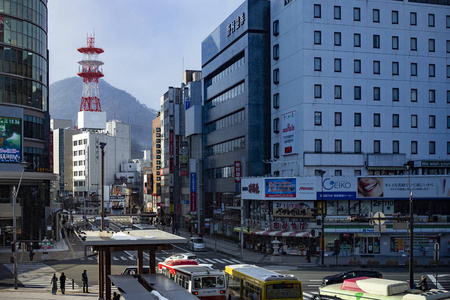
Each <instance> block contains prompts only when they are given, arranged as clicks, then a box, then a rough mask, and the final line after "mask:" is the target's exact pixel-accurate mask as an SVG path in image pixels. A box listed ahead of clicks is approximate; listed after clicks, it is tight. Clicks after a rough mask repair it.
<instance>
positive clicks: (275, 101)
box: [273, 93, 280, 109]
mask: <svg viewBox="0 0 450 300" xmlns="http://www.w3.org/2000/svg"><path fill="white" fill-rule="evenodd" d="M279 107H280V94H279V93H275V94H273V108H275V109H277V108H279Z"/></svg>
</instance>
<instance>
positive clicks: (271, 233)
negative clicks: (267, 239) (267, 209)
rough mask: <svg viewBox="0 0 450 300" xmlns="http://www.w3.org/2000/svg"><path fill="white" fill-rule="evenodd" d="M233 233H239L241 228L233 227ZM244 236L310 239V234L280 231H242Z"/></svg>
mask: <svg viewBox="0 0 450 300" xmlns="http://www.w3.org/2000/svg"><path fill="white" fill-rule="evenodd" d="M233 230H234V231H237V232H240V231H241V227H235V228H234V229H233ZM243 231H244V233H245V234H254V235H264V236H281V237H310V236H311V233H310V232H307V231H281V230H253V231H252V230H250V232H249V231H247V230H246V229H244V230H243Z"/></svg>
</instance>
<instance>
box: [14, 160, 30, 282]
mask: <svg viewBox="0 0 450 300" xmlns="http://www.w3.org/2000/svg"><path fill="white" fill-rule="evenodd" d="M20 166H21V167H22V173H21V174H20V180H19V185H18V186H17V190H16V187H15V186H14V187H13V250H14V251H13V253H12V255H13V263H14V289H15V290H17V259H16V242H17V220H16V202H17V194H18V193H19V189H20V185H21V183H22V178H23V173H24V172H25V168H26V167H27V166H28V163H26V162H22V163H20Z"/></svg>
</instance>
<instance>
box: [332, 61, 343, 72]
mask: <svg viewBox="0 0 450 300" xmlns="http://www.w3.org/2000/svg"><path fill="white" fill-rule="evenodd" d="M341 68H342V66H341V59H340V58H335V59H334V71H335V72H341V71H342V69H341Z"/></svg>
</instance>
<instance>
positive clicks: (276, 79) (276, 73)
mask: <svg viewBox="0 0 450 300" xmlns="http://www.w3.org/2000/svg"><path fill="white" fill-rule="evenodd" d="M273 83H274V84H279V83H280V69H278V68H276V69H275V70H273Z"/></svg>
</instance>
